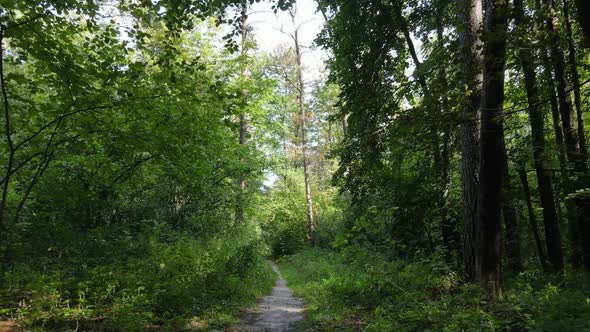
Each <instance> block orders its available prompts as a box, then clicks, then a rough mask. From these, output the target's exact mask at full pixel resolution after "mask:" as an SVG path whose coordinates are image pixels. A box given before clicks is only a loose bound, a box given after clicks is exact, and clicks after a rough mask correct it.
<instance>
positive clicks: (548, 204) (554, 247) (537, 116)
mask: <svg viewBox="0 0 590 332" xmlns="http://www.w3.org/2000/svg"><path fill="white" fill-rule="evenodd" d="M514 15H515V21H516V24H517V26H519V27H523V28H524V27H526V25H527V20H526V17H525V11H524V5H523V0H515V1H514ZM518 49H519V57H520V62H521V65H522V69H523V72H524V85H525V89H526V93H527V101H528V105H529V121H530V124H531V133H532V140H533V158H534V165H535V174H536V175H537V183H538V185H539V195H540V197H541V207H542V208H543V222H544V225H545V241H546V242H547V255H548V258H549V262H550V263H551V265H552V266H553V267H557V268H559V267H560V266H561V265H562V264H563V252H562V250H561V235H560V232H559V223H558V218H557V212H556V208H555V198H554V193H553V184H552V179H551V174H550V173H549V172H548V171H547V170H546V168H545V134H544V128H543V127H544V124H543V113H542V108H541V105H539V100H540V98H539V92H538V88H537V77H536V73H535V65H534V63H533V60H532V59H533V58H532V55H531V53H530V51H529V49H530V45H529V44H528V43H527V39H526V37H525V38H523V39H521V40H520V41H519V48H518ZM558 129H559V128H558ZM525 176H526V173H525ZM521 177H522V174H521ZM523 185H524V184H523ZM527 187H528V182H527ZM527 190H528V189H527ZM529 213H530V212H529ZM543 257H544V255H543ZM542 263H543V264H545V259H544V258H543V261H542Z"/></svg>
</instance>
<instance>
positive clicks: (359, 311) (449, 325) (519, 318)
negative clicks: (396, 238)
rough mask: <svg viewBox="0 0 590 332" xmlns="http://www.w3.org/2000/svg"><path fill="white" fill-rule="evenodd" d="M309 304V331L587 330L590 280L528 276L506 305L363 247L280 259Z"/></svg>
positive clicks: (513, 284)
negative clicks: (488, 299) (488, 300)
mask: <svg viewBox="0 0 590 332" xmlns="http://www.w3.org/2000/svg"><path fill="white" fill-rule="evenodd" d="M280 267H281V270H282V271H283V275H284V276H285V278H286V279H287V281H288V283H289V286H290V287H291V288H292V289H293V290H294V293H295V295H296V296H299V297H302V298H303V299H304V300H305V302H306V305H307V307H306V318H305V321H304V322H303V324H302V330H304V331H361V330H365V331H375V332H377V331H527V330H531V331H560V332H565V331H588V330H590V276H589V275H588V274H586V273H581V272H576V273H572V274H569V273H567V272H566V273H565V274H564V275H560V276H550V277H546V276H543V275H542V274H540V273H538V272H536V271H525V272H523V273H521V274H520V275H518V276H517V277H514V278H512V279H510V280H508V281H507V284H506V287H505V288H506V291H505V299H504V301H502V302H487V301H486V300H485V297H484V296H483V294H482V292H481V291H480V289H479V287H477V286H474V285H470V284H463V283H462V282H461V280H460V278H459V276H458V275H457V274H456V273H454V272H452V271H450V270H448V269H446V268H444V267H441V266H436V265H433V264H430V263H428V262H420V263H418V262H402V261H396V260H391V259H389V258H388V257H387V256H385V255H382V254H377V253H372V252H370V251H368V250H365V249H361V248H347V249H344V250H342V251H340V252H334V251H329V250H321V249H307V250H305V251H303V252H300V253H298V254H295V255H293V256H290V257H287V258H284V259H283V260H282V261H280Z"/></svg>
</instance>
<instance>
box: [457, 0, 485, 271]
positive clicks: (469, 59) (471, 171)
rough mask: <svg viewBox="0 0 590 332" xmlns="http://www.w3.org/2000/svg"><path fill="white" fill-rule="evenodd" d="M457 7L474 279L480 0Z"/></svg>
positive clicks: (466, 253)
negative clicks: (463, 90) (463, 88)
mask: <svg viewBox="0 0 590 332" xmlns="http://www.w3.org/2000/svg"><path fill="white" fill-rule="evenodd" d="M457 5H458V8H459V12H458V15H459V22H460V23H459V24H460V26H459V27H458V30H459V39H460V45H461V60H462V64H463V68H462V72H463V78H462V82H461V86H463V87H465V92H464V93H465V97H464V100H463V105H462V112H461V115H462V116H461V120H462V121H461V134H462V138H461V153H462V158H461V185H462V188H461V189H462V194H463V262H464V264H465V277H466V278H467V280H474V279H475V255H476V238H475V225H476V218H477V187H478V170H477V167H478V164H479V152H478V137H479V126H478V124H477V118H478V116H479V114H478V113H479V112H478V110H479V106H480V102H481V95H480V92H481V83H482V81H483V73H482V70H481V66H482V62H483V57H482V54H481V36H480V33H479V30H480V29H481V28H482V24H483V7H482V1H481V0H457Z"/></svg>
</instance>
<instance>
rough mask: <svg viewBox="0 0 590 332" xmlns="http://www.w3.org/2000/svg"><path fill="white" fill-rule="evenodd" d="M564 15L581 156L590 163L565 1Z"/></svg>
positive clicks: (570, 26)
mask: <svg viewBox="0 0 590 332" xmlns="http://www.w3.org/2000/svg"><path fill="white" fill-rule="evenodd" d="M563 15H564V19H565V28H566V32H567V45H568V62H569V67H570V73H571V75H572V84H573V85H574V105H575V106H576V113H577V116H578V117H577V118H578V138H579V140H580V154H581V155H582V156H581V158H582V161H583V162H584V163H586V162H587V161H588V148H587V146H586V134H585V133H584V117H583V111H582V94H581V92H580V75H579V73H578V67H577V60H576V47H575V45H574V37H573V34H572V23H571V21H570V13H569V6H568V4H567V0H563Z"/></svg>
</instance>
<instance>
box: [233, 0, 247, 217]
mask: <svg viewBox="0 0 590 332" xmlns="http://www.w3.org/2000/svg"><path fill="white" fill-rule="evenodd" d="M241 15H242V45H241V46H242V47H241V60H240V62H241V64H240V66H241V68H240V80H241V81H242V82H241V83H242V84H245V78H246V70H247V66H248V0H242V13H241ZM242 98H243V100H244V107H245V106H246V102H247V98H248V90H247V89H246V88H245V87H244V88H243V89H242ZM248 122H249V116H248V113H246V112H243V113H241V114H240V144H241V145H244V146H245V145H247V144H248ZM245 190H246V179H245V176H244V175H240V184H239V188H238V197H237V210H236V222H237V223H238V224H239V223H242V222H243V221H244V192H245Z"/></svg>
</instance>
